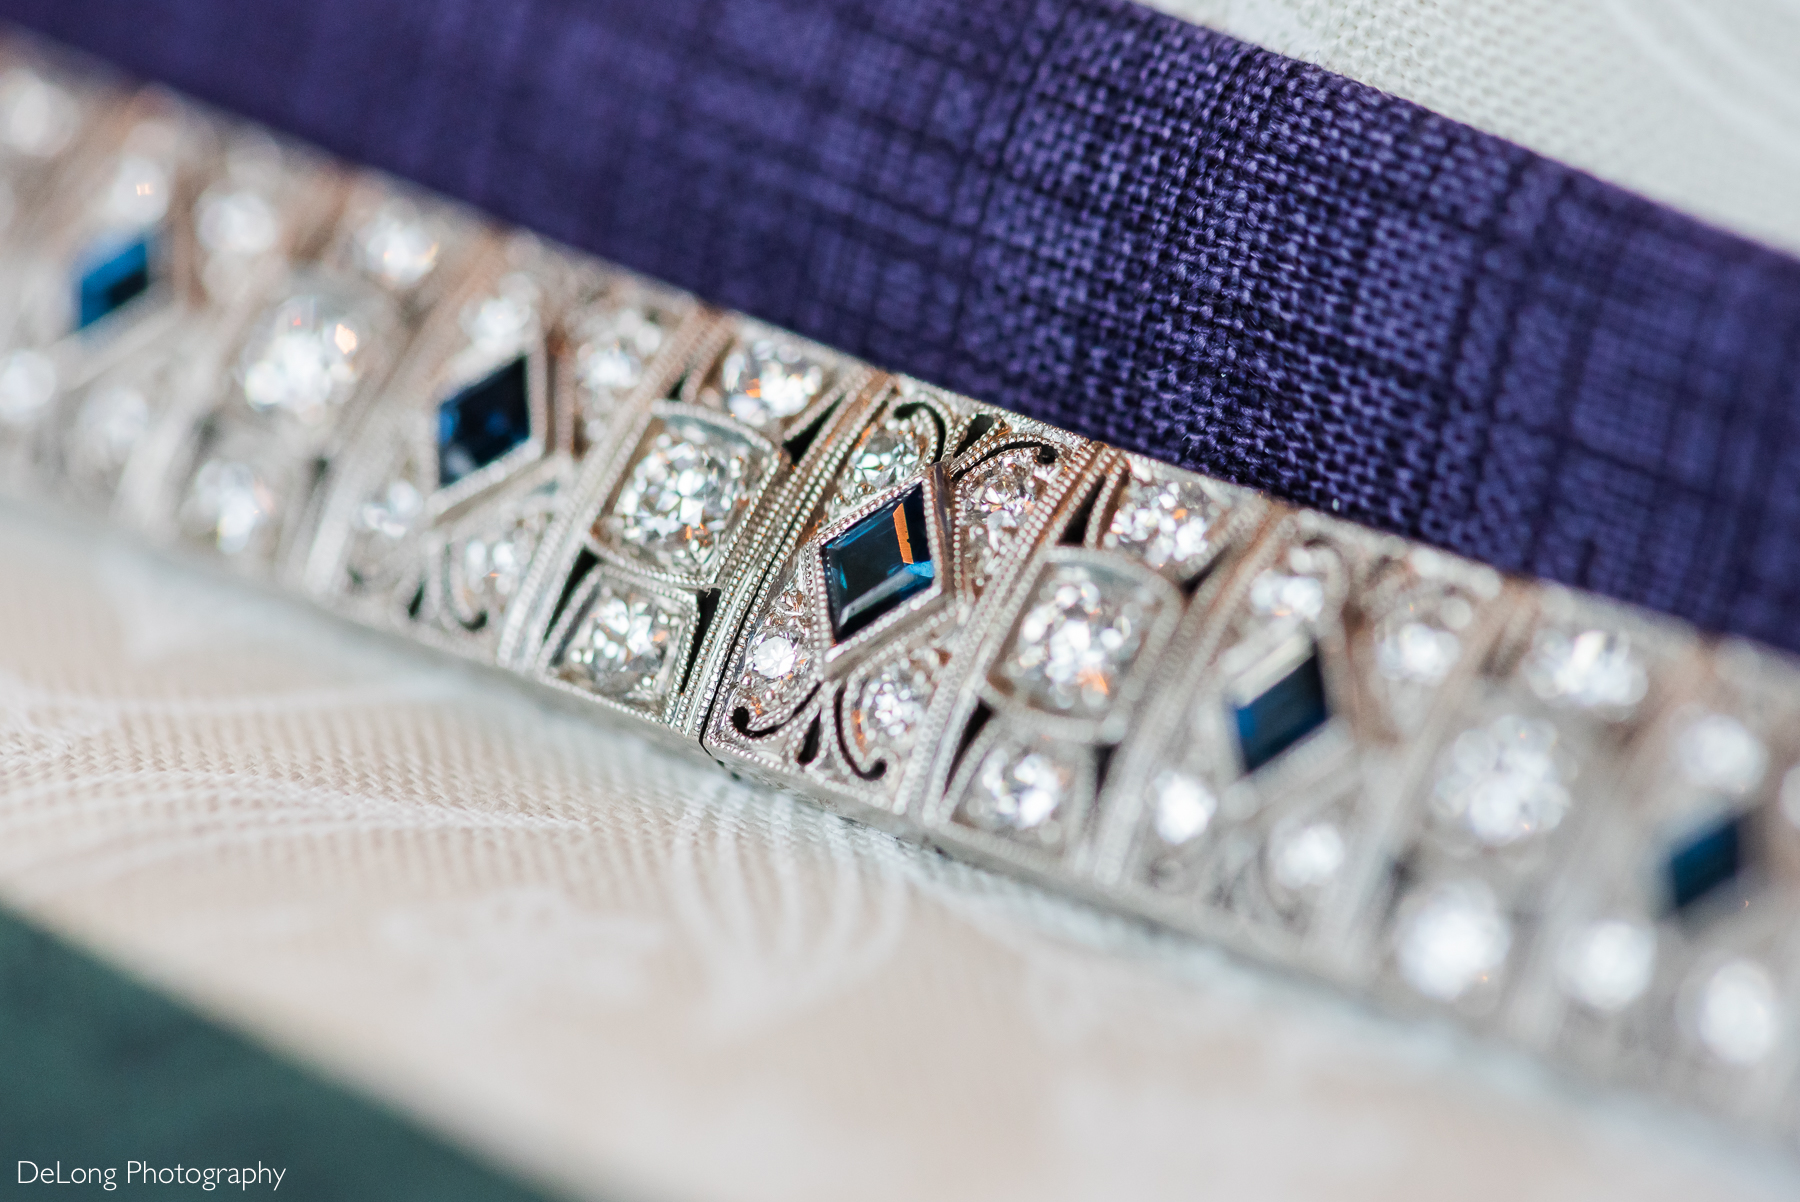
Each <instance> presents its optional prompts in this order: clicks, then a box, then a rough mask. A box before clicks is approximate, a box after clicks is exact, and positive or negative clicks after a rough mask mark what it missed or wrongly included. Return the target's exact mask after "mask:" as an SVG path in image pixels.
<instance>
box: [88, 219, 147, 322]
mask: <svg viewBox="0 0 1800 1202" xmlns="http://www.w3.org/2000/svg"><path fill="white" fill-rule="evenodd" d="M150 267H151V246H150V236H149V235H148V234H144V235H140V236H138V237H136V238H131V239H128V240H127V241H125V242H118V241H108V242H106V243H104V244H103V245H101V246H99V247H97V248H95V249H94V250H92V251H90V252H89V253H88V254H87V255H86V256H85V257H84V258H83V259H82V262H81V266H80V269H79V273H78V274H77V276H76V279H75V328H76V329H78V330H85V329H87V328H88V327H89V326H91V325H93V324H94V323H95V322H97V321H99V320H101V319H102V318H106V317H111V316H112V315H113V314H114V313H117V312H118V311H119V310H120V309H123V308H124V307H125V306H126V305H128V304H130V303H131V302H132V301H134V300H136V299H137V298H138V297H140V296H142V295H143V294H144V293H146V292H148V291H150Z"/></svg>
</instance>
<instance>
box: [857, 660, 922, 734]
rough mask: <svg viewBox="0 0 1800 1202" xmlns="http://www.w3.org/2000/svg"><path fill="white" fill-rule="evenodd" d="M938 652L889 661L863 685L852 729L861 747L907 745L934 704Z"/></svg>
mask: <svg viewBox="0 0 1800 1202" xmlns="http://www.w3.org/2000/svg"><path fill="white" fill-rule="evenodd" d="M937 668H938V659H937V654H936V653H935V652H931V651H921V652H914V653H913V654H912V655H911V656H909V657H907V658H906V659H904V660H901V661H900V662H898V663H892V664H888V665H887V666H886V667H884V668H882V670H881V671H880V672H878V673H876V674H875V675H874V676H873V677H871V678H870V679H869V681H868V682H867V683H866V684H864V685H863V687H862V690H861V693H860V695H859V696H858V698H857V702H856V706H855V708H853V709H852V710H851V711H850V729H851V732H852V734H853V735H854V737H855V739H856V746H857V748H858V750H860V751H862V752H864V753H865V754H867V753H868V752H871V751H873V750H875V748H877V747H879V746H882V745H886V746H890V747H906V746H907V745H909V744H910V743H911V741H912V735H913V732H914V731H915V730H917V729H918V726H919V723H921V722H923V721H924V720H925V709H926V707H927V706H928V705H929V704H930V703H931V693H932V687H933V681H932V676H933V674H934V673H935V671H936V670H937Z"/></svg>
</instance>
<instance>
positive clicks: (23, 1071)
mask: <svg viewBox="0 0 1800 1202" xmlns="http://www.w3.org/2000/svg"><path fill="white" fill-rule="evenodd" d="M20 1159H26V1160H32V1161H36V1162H37V1163H38V1164H42V1165H48V1164H51V1163H53V1162H54V1161H57V1160H61V1161H62V1164H63V1169H64V1173H65V1175H66V1174H67V1173H68V1171H69V1170H70V1169H73V1168H75V1167H77V1166H82V1167H86V1166H98V1167H100V1168H101V1169H102V1170H104V1169H105V1168H107V1167H109V1166H116V1167H117V1169H118V1173H117V1175H116V1177H115V1180H116V1181H117V1182H118V1183H119V1188H118V1189H116V1190H114V1191H112V1192H111V1193H110V1194H106V1193H105V1191H103V1190H102V1189H100V1188H99V1187H97V1186H95V1187H84V1186H79V1185H70V1186H61V1187H51V1188H49V1189H46V1188H45V1187H44V1186H43V1185H31V1186H26V1185H20V1184H18V1173H17V1167H18V1163H17V1162H18V1161H19V1160H20ZM128 1160H138V1161H147V1162H150V1163H153V1164H160V1165H165V1166H169V1167H173V1166H174V1165H175V1164H176V1162H178V1161H179V1162H180V1163H181V1164H182V1165H183V1166H201V1167H204V1166H208V1165H218V1166H233V1165H235V1166H245V1165H249V1166H254V1165H255V1164H256V1163H257V1162H258V1161H259V1160H260V1161H261V1162H262V1163H263V1164H264V1165H267V1166H272V1167H276V1168H281V1169H284V1170H286V1173H285V1175H284V1176H283V1177H282V1179H281V1186H280V1189H279V1191H278V1192H276V1193H275V1194H273V1195H270V1192H269V1187H268V1186H266V1185H264V1186H262V1187H261V1188H252V1189H250V1190H248V1191H240V1190H239V1189H237V1187H235V1186H226V1187H222V1188H221V1189H216V1190H213V1191H210V1192H206V1191H202V1190H201V1188H200V1186H198V1185H190V1186H186V1187H177V1186H169V1185H151V1186H146V1185H143V1184H141V1183H138V1182H134V1183H133V1184H132V1185H130V1186H126V1185H125V1184H124V1179H125V1172H126V1162H127V1161H128ZM0 1182H3V1183H4V1187H5V1190H6V1192H7V1193H8V1196H13V1195H14V1194H16V1195H19V1196H27V1195H29V1196H34V1197H45V1198H66V1197H69V1196H71V1195H72V1194H80V1195H84V1196H85V1195H87V1194H89V1193H92V1194H95V1195H102V1196H111V1197H119V1196H125V1195H130V1194H132V1193H136V1192H140V1191H143V1190H154V1191H160V1192H161V1194H162V1195H163V1196H192V1197H207V1198H217V1197H225V1196H227V1195H228V1194H230V1195H238V1196H251V1195H262V1196H275V1197H280V1198H295V1199H314V1198H321V1199H360V1198H371V1199H384V1200H395V1199H415V1198H416V1199H421V1200H425V1199H430V1200H432V1202H445V1200H460V1199H483V1200H486V1199H496V1200H502V1199H503V1200H507V1202H512V1200H515V1199H517V1200H520V1202H524V1200H526V1199H530V1200H532V1202H543V1200H544V1199H545V1198H546V1195H544V1194H542V1193H540V1192H538V1191H537V1190H535V1189H531V1188H527V1187H525V1186H523V1185H520V1184H519V1183H517V1182H515V1181H513V1180H511V1179H510V1178H508V1177H507V1176H506V1175H504V1174H502V1173H500V1172H498V1171H496V1170H495V1169H493V1168H491V1167H489V1166H487V1165H485V1164H482V1163H481V1162H479V1161H476V1160H474V1159H472V1158H470V1157H469V1156H468V1155H466V1154H464V1153H462V1152H460V1151H458V1150H456V1149H454V1148H452V1147H451V1146H449V1145H448V1144H446V1143H444V1142H442V1141H440V1140H438V1139H436V1138H434V1137H433V1136H431V1135H428V1134H426V1133H425V1132H424V1131H422V1130H421V1129H419V1128H418V1127H416V1126H414V1125H413V1124H412V1123H410V1122H408V1121H406V1120H405V1119H402V1118H400V1117H399V1116H398V1115H396V1114H395V1113H393V1112H392V1111H389V1110H387V1109H385V1108H383V1107H381V1106H379V1105H376V1104H374V1103H372V1102H370V1101H368V1100H366V1099H364V1098H361V1097H359V1096H357V1095H355V1094H353V1093H350V1092H348V1091H347V1090H345V1089H343V1088H342V1087H340V1086H337V1085H334V1084H331V1083H329V1082H327V1081H325V1080H324V1079H323V1078H321V1077H318V1076H316V1075H314V1074H313V1073H311V1072H309V1071H306V1070H304V1069H301V1068H299V1067H298V1066H296V1065H294V1064H291V1063H289V1062H287V1061H285V1060H283V1059H281V1058H279V1057H277V1056H275V1055H273V1054H271V1053H270V1052H268V1051H266V1050H264V1049H263V1048H261V1047H259V1046H257V1045H256V1044H254V1043H252V1042H250V1041H249V1040H247V1039H245V1038H243V1037H242V1036H240V1035H237V1034H234V1033H233V1032H231V1031H228V1030H225V1029H224V1028H222V1027H220V1026H218V1025H217V1024H215V1023H213V1022H211V1021H209V1020H207V1019H205V1018H202V1017H201V1016H200V1015H198V1014H196V1013H195V1012H194V1011H192V1010H189V1009H188V1008H186V1007H185V1006H182V1005H179V1004H177V1003H175V1002H173V1001H171V1000H169V999H168V998H166V997H163V996H162V995H160V994H158V993H156V992H154V991H152V990H150V989H148V988H146V987H145V986H143V985H141V984H139V983H138V982H136V981H134V980H132V979H131V978H129V977H127V976H125V975H123V974H122V973H120V972H118V971H116V970H115V969H112V968H109V967H107V966H106V965H104V964H102V963H100V962H99V961H97V960H95V959H94V958H93V957H91V956H89V955H87V954H85V953H83V952H80V951H77V950H75V949H74V948H72V947H70V946H69V945H68V944H66V943H64V942H62V941H61V940H58V939H55V938H53V937H51V936H49V935H47V934H45V933H44V932H42V931H40V930H38V929H36V928H35V927H32V926H30V925H28V924H26V923H24V922H21V921H20V920H19V919H18V918H16V917H14V916H12V915H10V914H7V913H5V912H3V911H0Z"/></svg>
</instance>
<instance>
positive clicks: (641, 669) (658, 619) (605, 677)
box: [561, 583, 676, 702]
mask: <svg viewBox="0 0 1800 1202" xmlns="http://www.w3.org/2000/svg"><path fill="white" fill-rule="evenodd" d="M675 635H676V628H675V615H674V614H672V613H671V612H670V611H669V610H668V609H667V608H666V607H664V606H663V604H662V603H661V602H660V601H658V600H657V599H656V598H655V597H651V596H648V595H646V594H644V593H640V592H636V591H634V590H631V589H627V588H624V587H615V586H613V585H612V584H610V583H609V584H602V585H601V586H600V587H599V589H598V590H597V591H596V592H595V594H594V601H593V604H592V605H591V606H589V607H588V612H587V614H586V615H585V616H584V617H583V618H582V620H581V623H580V624H579V625H578V626H577V627H576V628H575V633H574V634H573V635H571V636H570V638H569V643H568V646H567V647H566V648H565V649H564V651H563V656H562V664H561V671H562V675H563V678H564V679H565V680H569V681H571V682H573V683H575V684H578V685H580V686H581V687H583V688H585V689H591V690H592V691H594V692H596V693H599V694H600V695H601V696H603V697H612V698H615V699H617V700H620V701H633V702H652V701H655V700H657V699H658V698H659V697H661V696H662V695H663V694H664V692H666V691H667V687H668V680H667V676H668V673H667V671H666V669H667V667H668V665H669V662H670V660H669V653H670V651H671V649H672V648H673V647H674V644H675Z"/></svg>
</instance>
